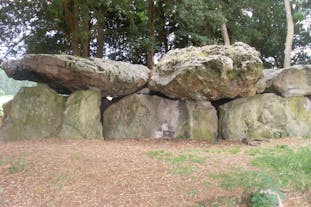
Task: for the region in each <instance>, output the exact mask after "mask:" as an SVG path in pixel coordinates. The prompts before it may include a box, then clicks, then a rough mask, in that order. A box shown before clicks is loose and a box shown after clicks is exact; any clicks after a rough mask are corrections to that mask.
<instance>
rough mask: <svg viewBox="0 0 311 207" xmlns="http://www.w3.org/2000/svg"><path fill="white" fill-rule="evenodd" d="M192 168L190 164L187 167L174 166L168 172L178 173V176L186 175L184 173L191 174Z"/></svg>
mask: <svg viewBox="0 0 311 207" xmlns="http://www.w3.org/2000/svg"><path fill="white" fill-rule="evenodd" d="M193 171H194V169H193V168H192V167H190V166H187V167H182V166H176V167H174V168H172V169H170V170H168V172H169V173H170V174H173V175H180V176H186V175H191V174H192V173H193Z"/></svg>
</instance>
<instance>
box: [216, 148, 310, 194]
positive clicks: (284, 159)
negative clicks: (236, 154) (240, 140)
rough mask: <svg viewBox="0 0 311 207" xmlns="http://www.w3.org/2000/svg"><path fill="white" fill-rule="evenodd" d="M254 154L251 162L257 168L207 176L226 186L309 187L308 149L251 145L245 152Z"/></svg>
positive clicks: (249, 187) (302, 188)
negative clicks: (254, 146) (255, 146)
mask: <svg viewBox="0 0 311 207" xmlns="http://www.w3.org/2000/svg"><path fill="white" fill-rule="evenodd" d="M248 153H249V154H250V155H252V156H255V158H254V159H253V160H252V162H251V164H252V165H253V166H256V167H257V168H258V170H257V171H245V170H242V169H239V168H238V169H235V170H233V171H232V172H230V173H223V174H217V175H213V174H212V175H211V177H212V178H214V179H219V180H221V183H220V185H221V186H222V187H224V188H226V189H234V188H237V187H242V188H245V189H273V190H280V189H284V188H286V189H288V190H299V191H301V192H306V191H310V190H311V149H310V148H307V147H301V148H299V149H297V150H292V149H290V148H289V147H288V146H287V145H279V146H276V147H273V148H254V149H251V150H250V151H249V152H248Z"/></svg>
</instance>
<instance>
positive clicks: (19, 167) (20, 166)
mask: <svg viewBox="0 0 311 207" xmlns="http://www.w3.org/2000/svg"><path fill="white" fill-rule="evenodd" d="M0 165H1V166H6V165H8V168H7V170H8V172H9V173H11V174H14V173H24V172H26V171H27V170H28V169H29V168H30V163H28V162H26V159H25V155H20V156H7V157H4V158H2V159H1V160H0Z"/></svg>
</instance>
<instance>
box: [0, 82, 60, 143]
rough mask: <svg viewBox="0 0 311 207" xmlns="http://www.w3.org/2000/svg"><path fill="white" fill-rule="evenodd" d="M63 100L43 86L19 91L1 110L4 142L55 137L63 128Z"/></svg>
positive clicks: (1, 135) (1, 133) (1, 132)
mask: <svg viewBox="0 0 311 207" xmlns="http://www.w3.org/2000/svg"><path fill="white" fill-rule="evenodd" d="M64 107H65V98H64V97H62V96H60V95H58V94H57V93H55V92H54V91H53V90H51V89H50V88H49V87H47V86H46V85H42V84H39V85H38V86H36V87H32V88H27V87H25V88H21V89H20V91H19V92H18V93H17V94H16V96H15V97H14V99H13V100H12V101H11V102H10V104H7V105H6V106H5V107H4V113H5V114H6V115H5V116H6V118H5V120H4V123H3V125H2V127H1V128H0V138H1V139H5V140H18V139H36V138H46V137H54V136H56V135H57V134H58V132H59V130H60V128H61V124H62V113H63V110H64Z"/></svg>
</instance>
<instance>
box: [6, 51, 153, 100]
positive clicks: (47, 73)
mask: <svg viewBox="0 0 311 207" xmlns="http://www.w3.org/2000/svg"><path fill="white" fill-rule="evenodd" d="M1 67H2V68H3V69H4V70H5V72H6V73H7V75H8V76H9V77H12V78H14V79H16V80H31V81H36V82H40V83H46V84H48V85H49V86H50V87H51V88H53V89H55V90H56V91H58V92H60V93H70V92H74V91H77V90H81V89H89V88H92V87H95V88H99V89H100V91H101V95H102V96H112V97H118V96H124V95H128V94H131V93H134V92H136V91H138V90H139V89H141V88H143V86H144V85H146V83H147V81H148V78H149V73H150V72H149V69H148V68H147V67H145V66H142V65H133V64H130V63H125V62H118V61H112V60H102V59H97V58H93V59H85V58H79V57H74V56H69V55H45V54H38V55H25V56H24V57H23V58H22V59H19V60H11V61H8V62H4V63H3V64H2V66H1Z"/></svg>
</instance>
